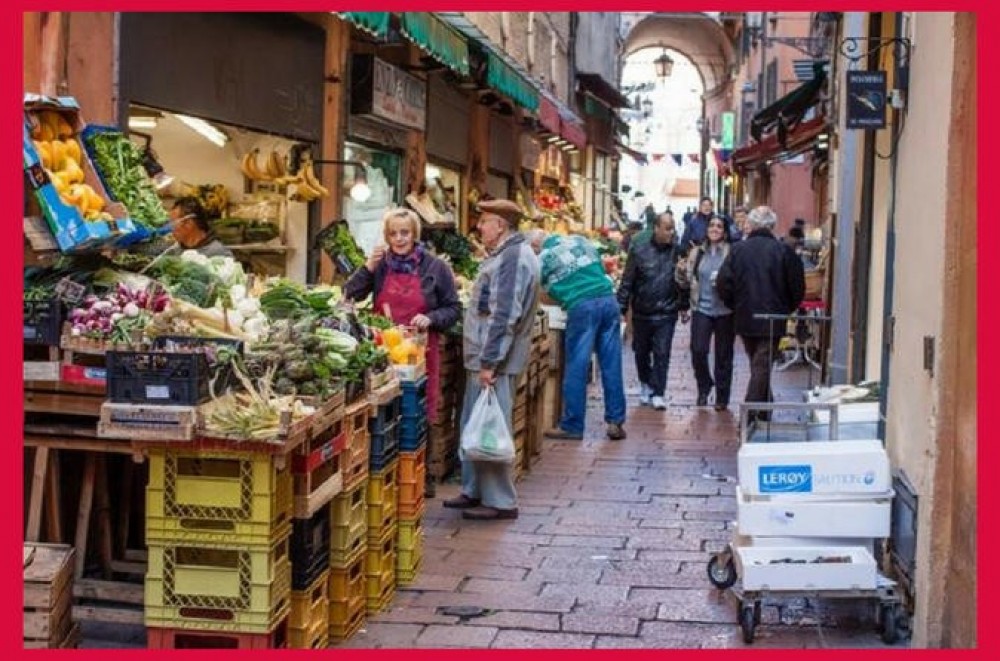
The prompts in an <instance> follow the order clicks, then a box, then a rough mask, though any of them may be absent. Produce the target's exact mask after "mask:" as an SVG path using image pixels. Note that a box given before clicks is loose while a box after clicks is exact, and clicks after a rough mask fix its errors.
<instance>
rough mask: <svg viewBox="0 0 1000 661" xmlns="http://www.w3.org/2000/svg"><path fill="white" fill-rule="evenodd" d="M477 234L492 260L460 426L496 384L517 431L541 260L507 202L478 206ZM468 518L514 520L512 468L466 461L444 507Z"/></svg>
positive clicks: (467, 342) (477, 304) (468, 333)
mask: <svg viewBox="0 0 1000 661" xmlns="http://www.w3.org/2000/svg"><path fill="white" fill-rule="evenodd" d="M478 211H479V213H480V216H479V221H478V223H477V228H478V229H479V234H480V236H481V237H482V240H483V244H484V245H485V246H486V249H487V250H488V251H489V255H488V256H487V257H486V259H485V260H484V261H483V262H482V264H480V266H479V275H478V276H477V278H476V282H475V283H474V284H473V288H472V296H471V297H470V299H469V304H468V306H467V308H466V311H465V319H464V321H463V333H464V347H463V349H464V351H463V353H464V358H465V369H466V381H465V383H466V386H465V400H464V403H463V406H462V427H465V425H466V423H467V422H468V420H469V415H470V414H471V412H472V408H473V406H474V405H475V403H476V400H477V399H478V398H479V393H480V392H481V390H482V389H483V388H485V387H487V386H489V385H492V386H493V387H494V388H495V390H496V394H497V399H498V400H499V402H500V406H501V407H502V408H503V411H504V416H505V417H506V419H507V425H508V429H510V430H513V428H514V427H513V408H514V407H513V404H514V392H515V388H516V381H517V376H518V375H519V374H520V373H521V372H522V371H524V369H525V368H526V367H527V365H528V355H529V353H530V352H531V327H532V323H533V321H534V317H535V309H536V308H537V307H538V280H539V274H538V258H537V257H536V256H535V253H534V251H533V250H532V249H531V245H530V244H529V243H528V241H527V240H526V239H525V237H524V235H522V234H521V233H520V232H518V231H517V221H518V220H519V219H520V218H521V209H520V207H518V206H517V204H515V203H514V202H510V201H508V200H489V201H485V202H480V203H479V205H478ZM444 506H445V507H450V508H454V509H461V510H463V512H462V516H463V517H464V518H466V519H481V520H490V519H516V518H517V494H516V492H515V491H514V475H513V465H512V464H502V463H490V462H482V461H469V460H467V459H464V458H463V460H462V493H461V494H460V495H458V496H457V497H455V498H451V499H449V500H446V501H445V502H444Z"/></svg>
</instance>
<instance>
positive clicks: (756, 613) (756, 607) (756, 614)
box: [753, 601, 762, 626]
mask: <svg viewBox="0 0 1000 661" xmlns="http://www.w3.org/2000/svg"><path fill="white" fill-rule="evenodd" d="M761 610H762V609H761V605H760V602H759V601H755V602H753V623H754V624H755V625H757V626H760V614H761Z"/></svg>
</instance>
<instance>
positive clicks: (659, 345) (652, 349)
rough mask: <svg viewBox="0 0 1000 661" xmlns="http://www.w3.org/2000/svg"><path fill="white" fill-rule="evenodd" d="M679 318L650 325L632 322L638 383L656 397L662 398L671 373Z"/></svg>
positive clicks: (638, 321) (642, 322)
mask: <svg viewBox="0 0 1000 661" xmlns="http://www.w3.org/2000/svg"><path fill="white" fill-rule="evenodd" d="M676 325H677V317H671V318H667V319H662V320H657V321H650V320H648V319H636V318H635V317H633V318H632V326H633V332H632V348H633V349H634V350H635V369H636V371H637V372H638V373H639V381H640V382H641V383H645V384H646V385H647V386H649V387H650V388H651V389H652V390H653V396H654V397H655V396H659V397H663V393H664V391H665V390H666V388H667V371H668V370H669V369H670V345H671V344H673V341H674V327H675V326H676Z"/></svg>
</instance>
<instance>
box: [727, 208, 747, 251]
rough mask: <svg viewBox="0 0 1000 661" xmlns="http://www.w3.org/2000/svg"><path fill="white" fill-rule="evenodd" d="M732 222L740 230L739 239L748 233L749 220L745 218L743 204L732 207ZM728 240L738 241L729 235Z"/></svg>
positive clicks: (745, 213)
mask: <svg viewBox="0 0 1000 661" xmlns="http://www.w3.org/2000/svg"><path fill="white" fill-rule="evenodd" d="M733 222H734V223H736V229H738V230H739V231H740V235H741V237H740V238H741V239H745V238H746V237H747V235H749V234H750V221H749V220H748V219H747V208H746V207H743V206H739V207H736V208H735V209H733ZM729 240H730V242H734V241H739V240H740V239H734V238H732V235H730V238H729Z"/></svg>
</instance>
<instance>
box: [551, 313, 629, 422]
mask: <svg viewBox="0 0 1000 661" xmlns="http://www.w3.org/2000/svg"><path fill="white" fill-rule="evenodd" d="M564 342H565V345H564V346H565V353H566V371H565V373H564V374H563V384H562V395H563V414H562V419H561V420H560V422H559V427H560V428H561V429H562V430H563V431H565V432H569V433H570V434H583V427H584V418H585V417H586V414H587V370H588V369H589V368H590V355H591V354H592V353H594V352H595V351H596V352H597V363H598V365H600V368H601V387H602V389H603V390H604V421H605V422H608V423H615V424H621V423H623V422H625V384H624V382H623V379H622V335H621V310H620V309H619V308H618V302H617V301H616V300H615V297H614V296H604V297H602V298H594V299H590V300H588V301H581V302H580V303H577V304H576V306H574V307H573V309H572V310H570V311H569V315H568V316H567V318H566V331H565V338H564Z"/></svg>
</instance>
